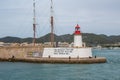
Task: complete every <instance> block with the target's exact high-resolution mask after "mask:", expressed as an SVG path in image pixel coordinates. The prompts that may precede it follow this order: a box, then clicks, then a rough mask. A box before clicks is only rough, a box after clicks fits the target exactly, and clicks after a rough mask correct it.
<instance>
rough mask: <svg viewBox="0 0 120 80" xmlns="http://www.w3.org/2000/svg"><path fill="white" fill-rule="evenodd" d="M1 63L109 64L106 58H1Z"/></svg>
mask: <svg viewBox="0 0 120 80" xmlns="http://www.w3.org/2000/svg"><path fill="white" fill-rule="evenodd" d="M0 61H9V62H29V63H68V64H93V63H105V62H107V60H106V58H105V57H97V58H79V59H77V58H71V59H69V58H14V59H12V58H0Z"/></svg>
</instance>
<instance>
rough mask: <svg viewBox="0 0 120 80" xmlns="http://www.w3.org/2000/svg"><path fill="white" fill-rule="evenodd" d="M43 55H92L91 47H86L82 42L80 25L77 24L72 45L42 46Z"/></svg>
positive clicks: (55, 56)
mask: <svg viewBox="0 0 120 80" xmlns="http://www.w3.org/2000/svg"><path fill="white" fill-rule="evenodd" d="M43 57H45V58H48V57H51V58H78V57H79V58H87V57H92V51H91V48H86V47H84V46H83V43H82V34H81V31H80V26H79V25H78V24H77V26H76V27H75V32H74V46H73V47H71V48H70V47H67V48H63V47H59V48H44V51H43Z"/></svg>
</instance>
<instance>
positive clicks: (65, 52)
mask: <svg viewBox="0 0 120 80" xmlns="http://www.w3.org/2000/svg"><path fill="white" fill-rule="evenodd" d="M42 57H44V58H87V57H92V51H91V48H44V51H43V56H42Z"/></svg>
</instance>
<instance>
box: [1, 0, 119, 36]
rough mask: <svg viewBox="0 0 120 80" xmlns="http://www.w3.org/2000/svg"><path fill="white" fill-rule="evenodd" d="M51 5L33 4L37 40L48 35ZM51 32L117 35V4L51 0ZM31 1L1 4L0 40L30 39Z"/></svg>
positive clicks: (113, 0)
mask: <svg viewBox="0 0 120 80" xmlns="http://www.w3.org/2000/svg"><path fill="white" fill-rule="evenodd" d="M50 1H51V0H36V22H37V31H36V34H37V37H41V36H43V35H45V34H47V33H50V15H51V13H50ZM53 9H54V12H53V15H54V32H55V33H56V34H57V35H63V34H73V32H74V28H75V26H76V25H77V24H79V25H80V27H81V31H82V32H83V33H95V34H105V35H108V36H110V35H120V0H53ZM32 26H33V0H0V38H1V37H6V36H14V37H21V38H26V37H32V36H33V29H32Z"/></svg>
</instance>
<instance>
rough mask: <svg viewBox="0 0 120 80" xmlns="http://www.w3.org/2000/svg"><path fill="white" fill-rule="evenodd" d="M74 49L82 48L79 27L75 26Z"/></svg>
mask: <svg viewBox="0 0 120 80" xmlns="http://www.w3.org/2000/svg"><path fill="white" fill-rule="evenodd" d="M74 47H77V48H80V47H83V46H82V35H81V31H80V26H79V25H78V24H77V25H76V27H75V32H74Z"/></svg>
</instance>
